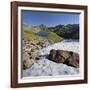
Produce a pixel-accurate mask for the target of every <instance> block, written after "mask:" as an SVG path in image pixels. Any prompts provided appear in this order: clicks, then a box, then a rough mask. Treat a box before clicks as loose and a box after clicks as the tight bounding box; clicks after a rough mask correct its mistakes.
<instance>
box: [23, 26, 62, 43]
mask: <svg viewBox="0 0 90 90" xmlns="http://www.w3.org/2000/svg"><path fill="white" fill-rule="evenodd" d="M23 30H24V39H26V40H30V39H36V40H43V39H44V38H45V39H46V38H47V39H49V40H52V41H54V42H59V41H62V40H63V38H62V37H60V36H58V35H57V34H56V33H54V32H50V31H48V36H46V37H42V36H38V35H35V33H37V32H40V31H42V30H40V29H39V28H31V27H28V26H25V25H23Z"/></svg>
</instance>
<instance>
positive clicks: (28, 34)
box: [23, 27, 42, 40]
mask: <svg viewBox="0 0 90 90" xmlns="http://www.w3.org/2000/svg"><path fill="white" fill-rule="evenodd" d="M23 30H24V33H23V34H24V39H26V40H30V39H37V40H41V39H42V37H40V36H37V35H35V33H36V32H39V31H40V30H35V29H33V28H30V27H23Z"/></svg>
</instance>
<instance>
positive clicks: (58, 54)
mask: <svg viewBox="0 0 90 90" xmlns="http://www.w3.org/2000/svg"><path fill="white" fill-rule="evenodd" d="M48 59H49V60H51V61H54V62H56V63H63V64H66V65H68V66H72V67H76V68H78V67H79V54H78V53H75V52H72V51H64V50H54V49H52V50H51V51H50V54H49V55H48Z"/></svg>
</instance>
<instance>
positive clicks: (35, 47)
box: [22, 39, 49, 70]
mask: <svg viewBox="0 0 90 90" xmlns="http://www.w3.org/2000/svg"><path fill="white" fill-rule="evenodd" d="M22 43H23V53H22V56H23V69H24V70H25V69H28V68H30V67H31V66H32V65H33V64H34V63H35V62H36V61H37V60H39V59H40V55H39V50H40V49H42V48H45V47H47V46H48V45H49V42H48V40H40V41H39V40H36V39H31V40H25V39H23V41H22Z"/></svg>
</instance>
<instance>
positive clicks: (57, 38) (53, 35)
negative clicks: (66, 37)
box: [47, 32, 63, 42]
mask: <svg viewBox="0 0 90 90" xmlns="http://www.w3.org/2000/svg"><path fill="white" fill-rule="evenodd" d="M47 38H48V39H50V40H53V41H54V42H59V41H62V40H63V38H62V37H60V36H58V35H57V34H56V33H54V32H48V36H47Z"/></svg>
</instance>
